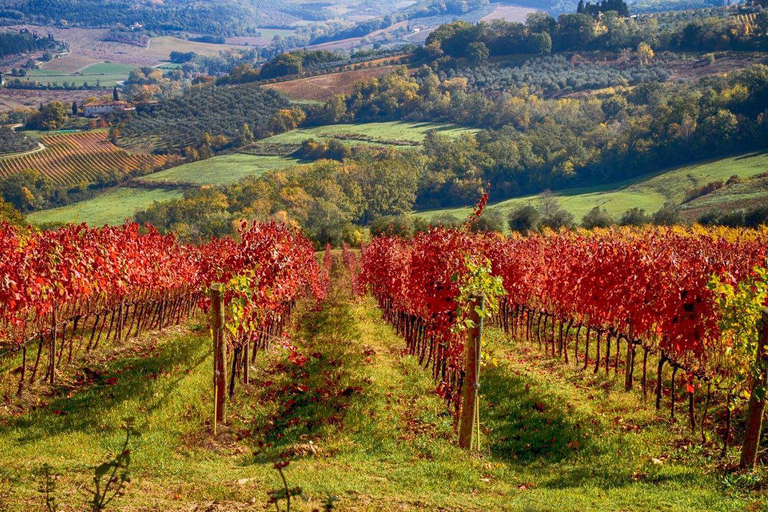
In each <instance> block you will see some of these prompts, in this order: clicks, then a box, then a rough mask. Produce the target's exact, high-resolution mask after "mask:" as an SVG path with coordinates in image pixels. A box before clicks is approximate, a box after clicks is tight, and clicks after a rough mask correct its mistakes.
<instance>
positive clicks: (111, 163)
mask: <svg viewBox="0 0 768 512" xmlns="http://www.w3.org/2000/svg"><path fill="white" fill-rule="evenodd" d="M39 143H40V144H41V146H40V148H39V149H38V150H37V151H31V152H28V153H24V154H20V155H9V156H0V177H3V178H4V177H7V176H10V175H12V174H15V173H19V172H22V171H25V170H28V169H33V170H35V171H37V172H39V173H40V174H42V175H43V176H45V177H47V178H49V179H50V180H51V182H52V183H53V184H55V185H62V186H66V185H74V184H79V183H89V182H93V181H97V180H98V179H99V176H100V175H103V174H104V173H106V172H117V173H119V174H120V175H125V174H128V173H129V172H131V171H136V170H139V169H144V170H145V171H146V172H149V171H152V170H153V169H157V168H159V167H161V166H163V165H165V164H167V163H172V162H173V161H174V158H173V157H168V156H155V155H139V154H133V153H131V152H128V151H125V150H123V149H121V148H119V147H117V146H115V145H114V144H112V143H111V142H110V141H109V140H108V139H107V133H106V132H105V131H90V132H72V133H54V134H51V135H45V136H43V137H41V138H40V142H39Z"/></svg>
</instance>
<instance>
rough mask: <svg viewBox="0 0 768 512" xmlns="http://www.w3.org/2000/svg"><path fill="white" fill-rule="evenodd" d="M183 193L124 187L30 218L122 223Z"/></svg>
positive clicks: (30, 216) (40, 212)
mask: <svg viewBox="0 0 768 512" xmlns="http://www.w3.org/2000/svg"><path fill="white" fill-rule="evenodd" d="M182 195H183V193H182V192H181V191H171V190H162V189H156V190H144V189H139V188H127V187H121V188H116V189H113V190H110V191H108V192H105V193H104V194H100V195H98V196H96V197H94V198H92V199H89V200H87V201H81V202H78V203H73V204H70V205H67V206H62V207H60V208H53V209H51V210H42V211H39V212H35V213H33V214H31V215H29V216H28V217H27V219H28V220H29V221H30V222H32V223H33V224H45V223H49V222H57V223H59V222H61V223H70V222H74V223H81V222H85V223H86V224H88V225H90V226H102V225H104V224H110V225H119V224H122V223H123V221H124V220H125V219H126V218H132V217H133V215H134V214H135V213H136V212H138V211H139V210H144V209H146V208H147V207H148V206H150V205H151V204H152V203H154V202H155V201H167V200H169V199H175V198H178V197H181V196H182Z"/></svg>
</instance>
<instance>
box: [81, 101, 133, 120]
mask: <svg viewBox="0 0 768 512" xmlns="http://www.w3.org/2000/svg"><path fill="white" fill-rule="evenodd" d="M131 110H136V108H135V107H134V106H133V105H131V104H130V103H128V102H127V101H114V100H109V101H91V102H89V103H86V104H85V105H83V112H84V113H85V115H86V116H87V117H93V116H98V115H100V114H111V113H112V112H127V111H131Z"/></svg>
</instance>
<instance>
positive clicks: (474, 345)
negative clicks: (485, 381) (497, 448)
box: [459, 296, 485, 450]
mask: <svg viewBox="0 0 768 512" xmlns="http://www.w3.org/2000/svg"><path fill="white" fill-rule="evenodd" d="M484 302H485V299H484V297H482V296H481V297H472V299H471V300H470V302H469V319H470V320H472V322H474V327H472V328H471V329H469V331H468V333H467V334H468V336H467V340H466V350H465V354H466V359H465V361H466V366H465V371H464V385H463V386H462V388H463V389H462V395H463V397H462V404H461V424H460V425H461V426H460V428H459V446H461V447H462V448H464V449H465V450H472V449H473V448H475V447H477V448H478V449H479V447H480V436H479V433H480V432H479V431H480V417H479V416H480V413H479V402H478V396H477V394H478V390H479V389H480V339H481V338H482V336H483V319H482V318H481V317H480V315H479V313H478V310H482V308H483V306H484ZM475 431H477V432H476V434H477V435H476V437H477V439H476V440H475V441H476V442H475V443H473V433H475Z"/></svg>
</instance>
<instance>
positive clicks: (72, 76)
mask: <svg viewBox="0 0 768 512" xmlns="http://www.w3.org/2000/svg"><path fill="white" fill-rule="evenodd" d="M135 67H136V66H130V65H127V64H116V63H110V62H99V63H97V64H91V65H89V66H86V67H84V68H81V69H79V70H77V71H74V72H69V73H68V72H65V71H57V70H52V69H43V68H40V69H33V70H30V71H29V72H28V73H27V76H26V77H22V78H21V80H23V81H25V82H38V83H41V84H47V83H49V82H50V83H51V85H53V84H56V85H59V86H61V85H64V82H67V83H68V84H69V85H71V86H75V87H81V86H83V85H85V84H88V85H89V86H95V85H96V82H97V81H98V84H99V86H101V87H113V86H115V85H117V84H118V83H119V82H122V81H123V80H126V79H127V78H128V74H129V73H130V72H131V70H133V69H134V68H135Z"/></svg>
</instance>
